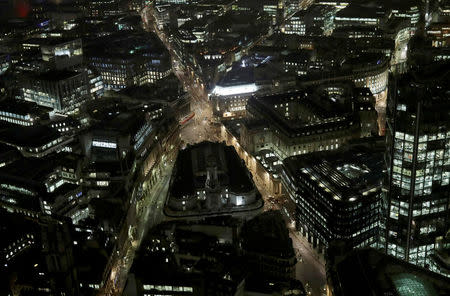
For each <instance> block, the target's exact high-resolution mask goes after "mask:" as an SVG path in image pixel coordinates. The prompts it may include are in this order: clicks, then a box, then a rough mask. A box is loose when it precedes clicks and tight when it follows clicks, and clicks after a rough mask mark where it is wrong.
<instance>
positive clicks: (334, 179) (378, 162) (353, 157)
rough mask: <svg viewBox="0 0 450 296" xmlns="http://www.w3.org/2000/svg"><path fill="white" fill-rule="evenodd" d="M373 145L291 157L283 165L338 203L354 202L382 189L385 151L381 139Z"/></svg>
mask: <svg viewBox="0 0 450 296" xmlns="http://www.w3.org/2000/svg"><path fill="white" fill-rule="evenodd" d="M372 142H373V143H372V144H370V143H368V144H369V145H367V144H365V143H362V144H358V143H356V144H354V145H349V146H348V147H346V146H344V147H343V148H340V149H338V150H334V151H326V152H315V153H311V154H308V155H298V156H291V157H288V158H286V159H285V160H284V161H283V166H284V168H285V169H286V170H288V171H289V172H290V173H291V175H293V176H295V175H298V174H301V175H303V176H305V177H308V178H309V179H310V180H311V182H312V183H315V184H316V185H317V186H320V187H322V188H324V191H326V192H328V193H329V195H330V197H331V196H332V197H333V198H334V199H335V200H338V201H351V202H353V201H356V200H357V199H358V198H364V196H365V195H368V194H370V193H371V192H375V191H378V190H379V189H380V188H381V187H380V186H381V182H382V180H383V176H384V173H383V168H384V151H385V149H384V147H383V145H382V143H381V141H379V139H378V142H377V141H376V140H373V141H372Z"/></svg>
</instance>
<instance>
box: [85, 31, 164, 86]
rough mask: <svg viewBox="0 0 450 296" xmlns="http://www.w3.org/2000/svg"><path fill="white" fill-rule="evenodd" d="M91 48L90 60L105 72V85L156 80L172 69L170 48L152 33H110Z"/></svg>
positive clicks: (102, 74) (133, 84) (88, 51)
mask: <svg viewBox="0 0 450 296" xmlns="http://www.w3.org/2000/svg"><path fill="white" fill-rule="evenodd" d="M87 48H88V49H87V53H86V57H87V60H88V63H89V65H90V66H92V68H94V69H95V70H97V72H98V73H100V74H101V76H102V80H103V84H104V88H105V89H112V90H120V89H124V88H127V87H131V86H139V85H143V84H145V83H154V82H156V81H158V80H159V79H162V78H164V77H166V76H167V75H169V74H170V72H171V64H170V58H169V54H168V51H167V49H166V48H165V47H164V46H163V45H162V43H161V41H160V40H159V39H157V37H156V36H155V35H152V34H150V33H134V34H116V35H112V36H107V37H103V38H100V39H98V40H95V41H93V42H92V43H91V44H88V46H87Z"/></svg>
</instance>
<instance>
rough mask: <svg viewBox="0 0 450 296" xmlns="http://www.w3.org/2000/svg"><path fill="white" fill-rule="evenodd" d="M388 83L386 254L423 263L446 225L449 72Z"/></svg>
mask: <svg viewBox="0 0 450 296" xmlns="http://www.w3.org/2000/svg"><path fill="white" fill-rule="evenodd" d="M431 74H432V73H427V74H425V76H424V77H426V78H424V77H419V75H418V74H417V75H413V74H408V75H405V76H403V77H400V78H397V79H395V80H393V81H392V87H391V89H392V91H391V96H390V100H389V105H388V125H387V126H388V128H387V130H388V133H387V134H388V135H387V144H388V151H387V154H386V160H387V167H388V177H389V178H388V182H387V186H388V188H387V190H388V194H387V205H388V213H387V215H388V216H387V233H386V249H387V253H388V254H391V255H394V256H396V257H398V258H401V259H403V260H406V261H408V262H410V263H413V264H416V265H419V266H423V267H427V266H428V265H429V264H430V257H429V256H430V255H432V254H433V252H434V249H435V248H436V244H437V242H436V241H437V239H438V238H439V237H442V236H445V233H446V232H447V231H448V225H449V196H450V188H449V182H450V169H449V168H450V117H449V114H448V110H449V107H450V101H449V97H448V94H445V88H442V86H443V85H444V84H445V83H446V81H447V82H448V78H449V77H450V75H449V73H448V71H447V73H445V72H440V73H434V74H435V76H433V75H431Z"/></svg>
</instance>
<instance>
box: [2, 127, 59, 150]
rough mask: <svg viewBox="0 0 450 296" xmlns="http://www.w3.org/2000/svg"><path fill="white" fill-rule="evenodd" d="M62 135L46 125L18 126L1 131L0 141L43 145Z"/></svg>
mask: <svg viewBox="0 0 450 296" xmlns="http://www.w3.org/2000/svg"><path fill="white" fill-rule="evenodd" d="M60 137H61V134H60V133H59V132H58V131H57V130H56V129H52V128H51V127H48V126H45V125H33V126H18V127H12V128H9V129H6V130H2V131H0V141H1V142H3V143H7V144H11V145H14V146H19V147H41V146H43V145H45V144H48V143H51V142H53V141H54V140H56V139H58V138H60Z"/></svg>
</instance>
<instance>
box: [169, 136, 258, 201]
mask: <svg viewBox="0 0 450 296" xmlns="http://www.w3.org/2000/svg"><path fill="white" fill-rule="evenodd" d="M210 163H212V165H213V166H214V167H216V168H217V172H218V181H219V183H220V185H221V186H224V187H227V188H229V190H230V191H233V192H235V193H239V192H247V191H251V190H252V189H254V184H253V181H252V180H251V177H250V175H249V173H248V171H247V168H246V167H245V166H244V164H243V163H242V160H241V159H240V158H239V156H238V155H237V153H236V151H235V150H234V148H233V147H231V146H225V145H223V144H219V143H212V142H203V143H200V144H196V145H193V146H188V148H187V149H185V150H182V151H180V153H179V154H178V157H177V164H176V169H175V174H174V175H173V176H172V178H173V182H172V184H171V196H172V197H175V198H181V197H182V196H184V195H190V194H194V193H195V191H196V190H200V189H201V190H203V189H204V187H205V182H206V179H207V169H208V166H209V165H210Z"/></svg>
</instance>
